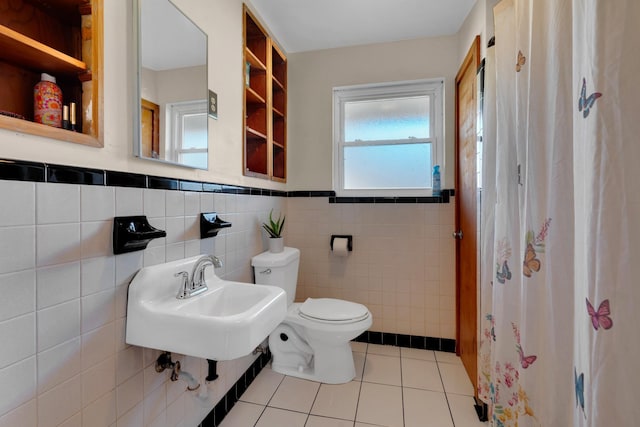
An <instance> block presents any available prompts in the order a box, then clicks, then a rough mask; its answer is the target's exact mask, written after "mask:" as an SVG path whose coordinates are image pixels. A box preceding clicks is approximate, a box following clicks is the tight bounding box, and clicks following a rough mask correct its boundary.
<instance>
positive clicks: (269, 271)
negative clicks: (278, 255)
mask: <svg viewBox="0 0 640 427" xmlns="http://www.w3.org/2000/svg"><path fill="white" fill-rule="evenodd" d="M260 274H271V269H270V268H267V269H266V270H262V271H261V272H260Z"/></svg>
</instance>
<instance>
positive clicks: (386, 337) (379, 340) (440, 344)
mask: <svg viewBox="0 0 640 427" xmlns="http://www.w3.org/2000/svg"><path fill="white" fill-rule="evenodd" d="M354 341H357V342H366V343H369V344H382V345H393V346H396V347H407V348H417V349H420V350H436V351H444V352H446V353H455V352H456V340H453V339H450V338H434V337H423V336H419V335H405V334H396V333H391V332H377V331H365V332H363V333H362V334H360V336H358V337H357V338H356V339H354Z"/></svg>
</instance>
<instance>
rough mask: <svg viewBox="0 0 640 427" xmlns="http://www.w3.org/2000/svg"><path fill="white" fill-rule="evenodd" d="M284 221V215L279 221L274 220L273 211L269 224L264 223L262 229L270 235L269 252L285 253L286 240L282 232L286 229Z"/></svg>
mask: <svg viewBox="0 0 640 427" xmlns="http://www.w3.org/2000/svg"><path fill="white" fill-rule="evenodd" d="M284 219H285V217H284V216H282V215H279V216H278V219H277V220H275V221H274V220H273V209H272V210H271V212H269V222H268V223H266V222H264V223H262V228H264V229H265V230H267V233H269V252H276V253H277V252H282V251H284V238H283V237H282V230H283V229H284Z"/></svg>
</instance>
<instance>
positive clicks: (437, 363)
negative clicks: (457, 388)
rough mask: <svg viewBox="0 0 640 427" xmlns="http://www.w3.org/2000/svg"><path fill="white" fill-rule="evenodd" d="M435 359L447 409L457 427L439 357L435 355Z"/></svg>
mask: <svg viewBox="0 0 640 427" xmlns="http://www.w3.org/2000/svg"><path fill="white" fill-rule="evenodd" d="M434 357H435V359H436V367H437V368H438V375H439V376H440V382H441V383H442V391H444V399H445V400H446V401H447V408H448V409H449V416H450V417H451V425H452V426H453V427H456V422H455V420H454V419H453V412H451V404H450V403H449V395H448V394H447V389H446V388H445V386H444V380H443V379H442V372H440V362H439V361H438V357H437V356H436V354H435V353H434Z"/></svg>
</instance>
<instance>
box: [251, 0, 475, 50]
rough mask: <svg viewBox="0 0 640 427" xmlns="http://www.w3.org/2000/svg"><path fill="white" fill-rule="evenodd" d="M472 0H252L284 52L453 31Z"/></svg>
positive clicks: (439, 34)
mask: <svg viewBox="0 0 640 427" xmlns="http://www.w3.org/2000/svg"><path fill="white" fill-rule="evenodd" d="M475 2H476V0H251V3H252V4H253V6H254V7H255V9H256V11H257V12H258V14H259V15H260V17H261V18H262V20H263V21H264V22H263V23H264V24H265V25H266V26H267V27H268V28H269V29H270V30H271V32H272V35H273V36H274V37H275V38H276V39H277V40H278V42H279V43H280V44H281V47H282V48H283V49H284V50H285V51H286V52H287V53H294V52H303V51H309V50H318V49H329V48H335V47H344V46H354V45H360V44H370V43H383V42H391V41H398V40H408V39H416V38H422V37H435V36H443V35H451V34H455V33H457V32H458V30H459V29H460V26H461V25H462V23H463V22H464V19H465V18H466V16H467V14H468V13H469V11H470V10H471V8H472V7H473V5H474V4H475Z"/></svg>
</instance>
